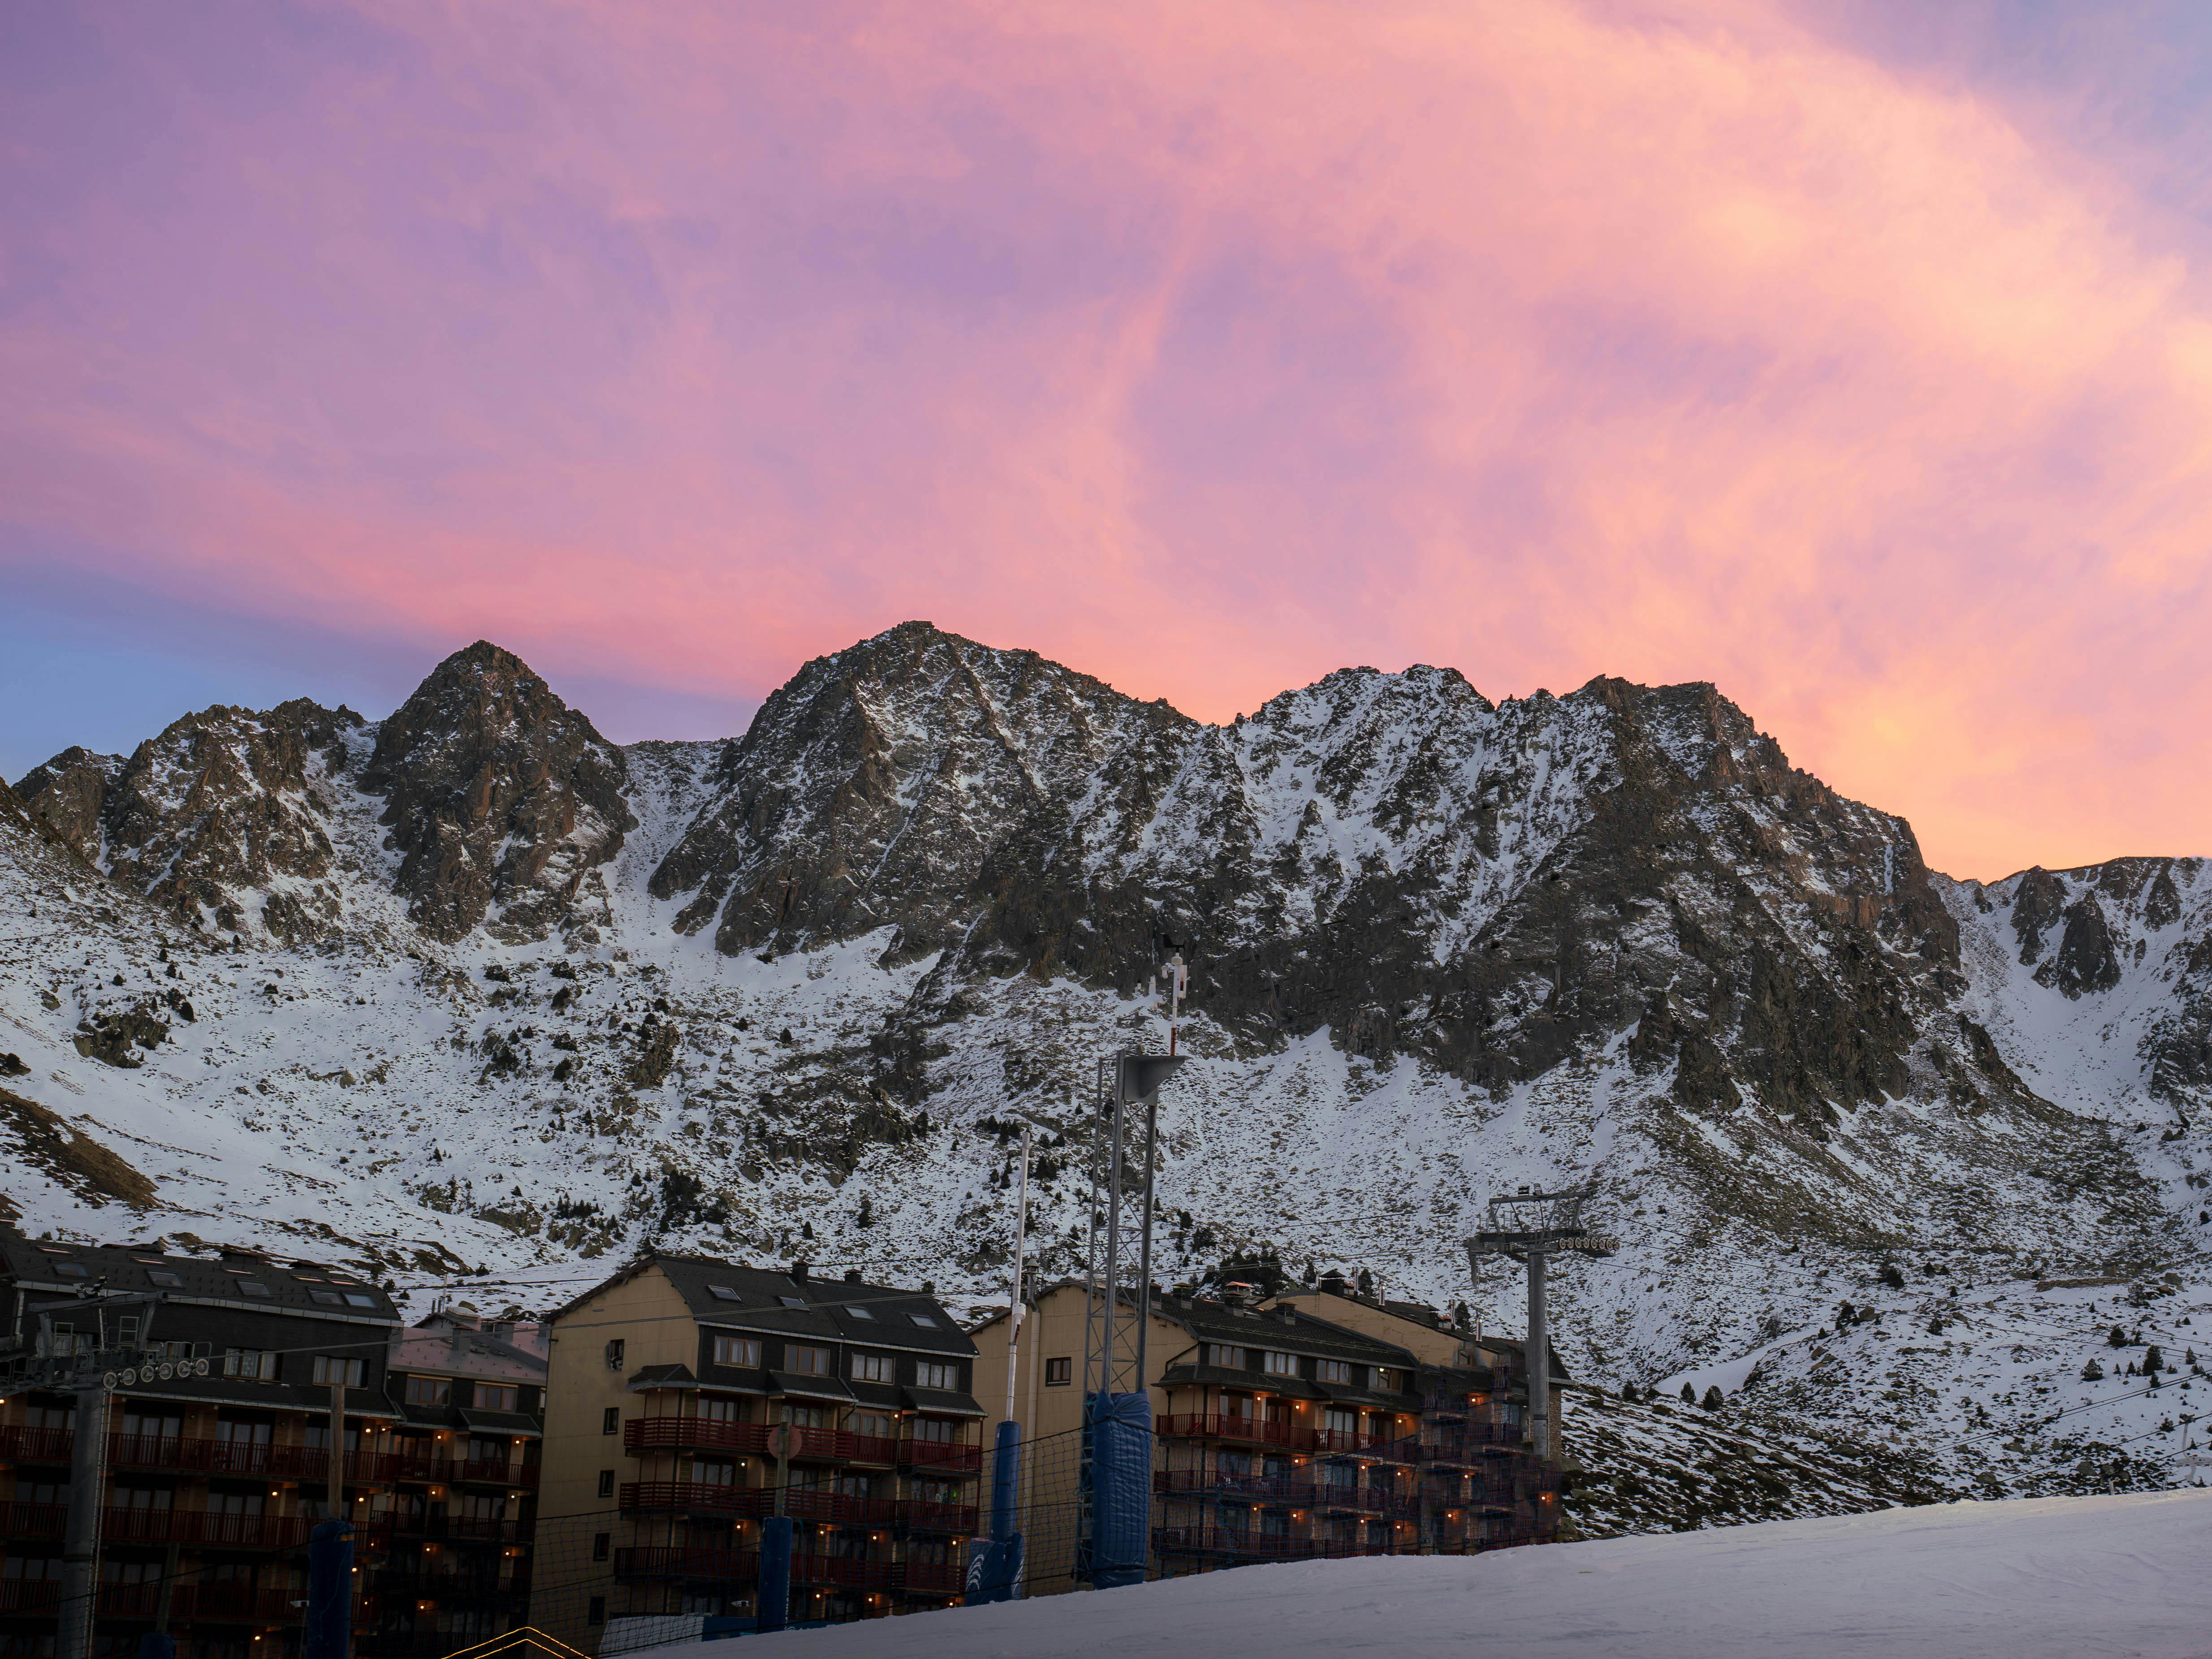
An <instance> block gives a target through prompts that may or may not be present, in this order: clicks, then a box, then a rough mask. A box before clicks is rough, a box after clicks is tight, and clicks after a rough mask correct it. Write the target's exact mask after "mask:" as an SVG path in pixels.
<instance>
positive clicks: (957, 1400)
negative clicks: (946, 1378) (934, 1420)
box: [902, 1389, 983, 1417]
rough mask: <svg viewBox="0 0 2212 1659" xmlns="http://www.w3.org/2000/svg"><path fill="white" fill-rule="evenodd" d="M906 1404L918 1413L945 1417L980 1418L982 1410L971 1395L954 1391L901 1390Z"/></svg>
mask: <svg viewBox="0 0 2212 1659" xmlns="http://www.w3.org/2000/svg"><path fill="white" fill-rule="evenodd" d="M902 1392H903V1393H904V1394H905V1395H906V1398H907V1403H908V1405H910V1406H912V1407H914V1408H915V1410H916V1411H918V1412H939V1413H944V1414H945V1415H947V1416H952V1415H957V1416H961V1417H981V1416H982V1415H983V1408H982V1407H981V1406H979V1405H977V1404H976V1403H975V1396H974V1395H965V1394H962V1393H960V1392H959V1391H958V1390H957V1389H904V1390H902Z"/></svg>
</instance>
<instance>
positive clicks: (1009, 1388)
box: [1005, 1123, 1030, 1423]
mask: <svg viewBox="0 0 2212 1659" xmlns="http://www.w3.org/2000/svg"><path fill="white" fill-rule="evenodd" d="M1018 1191H1019V1195H1018V1197H1017V1198H1016V1199H1015V1200H1014V1282H1013V1289H1012V1297H1011V1299H1010V1300H1009V1301H1008V1303H1007V1304H1006V1318H1007V1320H1008V1322H1009V1323H1008V1325H1007V1328H1006V1419H1005V1420H1006V1421H1007V1422H1009V1423H1011V1422H1012V1421H1013V1419H1014V1370H1015V1368H1016V1366H1017V1365H1018V1364H1019V1362H1020V1356H1021V1340H1022V1256H1023V1254H1024V1252H1025V1251H1026V1250H1027V1249H1029V1231H1030V1126H1029V1125H1028V1124H1026V1123H1024V1125H1022V1179H1021V1186H1020V1188H1019V1189H1018Z"/></svg>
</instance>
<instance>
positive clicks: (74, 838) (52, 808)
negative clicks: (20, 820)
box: [15, 744, 123, 863]
mask: <svg viewBox="0 0 2212 1659" xmlns="http://www.w3.org/2000/svg"><path fill="white" fill-rule="evenodd" d="M122 770H123V757H122V756H120V755H100V754H95V753H94V752H93V751H92V750H89V749H86V748H82V747H81V746H78V745H75V744H72V745H71V746H70V747H69V748H67V749H64V750H62V752H61V753H60V754H58V755H56V756H55V757H53V758H52V760H50V761H47V762H46V763H45V764H43V765H40V766H34V767H33V768H32V769H30V770H29V771H27V772H26V773H25V774H24V775H22V776H21V778H19V779H17V780H16V781H15V796H16V798H17V799H19V800H21V802H22V803H23V805H24V806H25V807H26V808H27V809H28V810H29V811H30V812H31V813H32V814H33V816H34V817H37V818H38V819H39V820H40V822H41V823H44V824H45V825H46V827H47V828H48V829H52V831H53V832H54V833H55V834H56V835H58V836H60V837H61V838H62V840H63V841H64V842H66V843H67V844H68V845H69V846H70V847H72V848H76V851H77V852H78V853H80V854H82V855H83V856H84V857H85V858H87V859H89V860H93V861H94V862H95V863H96V862H98V861H99V859H100V848H101V843H102V842H103V840H104V839H105V834H104V831H103V830H102V829H101V826H100V814H101V811H102V809H103V808H104V806H105V805H106V800H107V792H108V789H109V788H110V787H112V785H113V784H114V781H115V779H116V775H117V774H118V773H120V772H121V771H122Z"/></svg>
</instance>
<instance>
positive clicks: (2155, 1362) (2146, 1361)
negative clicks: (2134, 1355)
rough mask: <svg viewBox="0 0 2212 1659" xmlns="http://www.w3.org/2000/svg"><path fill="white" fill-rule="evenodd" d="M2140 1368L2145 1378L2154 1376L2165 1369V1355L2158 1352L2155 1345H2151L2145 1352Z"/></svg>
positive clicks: (2157, 1347)
mask: <svg viewBox="0 0 2212 1659" xmlns="http://www.w3.org/2000/svg"><path fill="white" fill-rule="evenodd" d="M2142 1368H2143V1374H2144V1375H2145V1376H2157V1375H2158V1374H2159V1373H2160V1371H2162V1370H2165V1369H2166V1355H2165V1354H2164V1353H2162V1352H2160V1350H2159V1346H2158V1344H2157V1343H2155V1342H2154V1343H2152V1344H2151V1345H2150V1346H2149V1348H2148V1350H2146V1351H2145V1352H2144V1354H2143V1364H2142Z"/></svg>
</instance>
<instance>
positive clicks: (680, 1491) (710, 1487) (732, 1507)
mask: <svg viewBox="0 0 2212 1659" xmlns="http://www.w3.org/2000/svg"><path fill="white" fill-rule="evenodd" d="M774 1503H775V1492H774V1490H773V1489H771V1488H769V1487H767V1486H722V1485H720V1484H719V1483H717V1482H714V1481H708V1480H625V1481H624V1482H623V1484H622V1487H621V1490H620V1492H619V1493H618V1495H617V1506H618V1507H620V1508H622V1509H623V1510H633V1511H635V1510H663V1511H671V1512H681V1513H690V1514H693V1515H731V1516H759V1515H766V1514H768V1513H769V1511H770V1509H771V1507H772V1506H773V1504H774Z"/></svg>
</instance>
